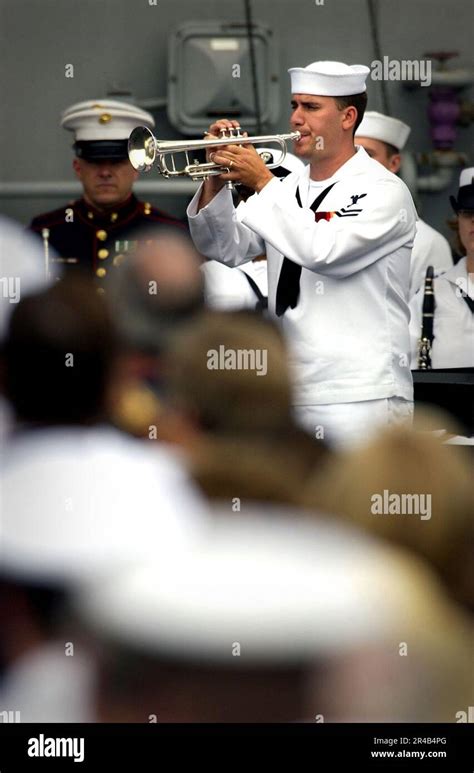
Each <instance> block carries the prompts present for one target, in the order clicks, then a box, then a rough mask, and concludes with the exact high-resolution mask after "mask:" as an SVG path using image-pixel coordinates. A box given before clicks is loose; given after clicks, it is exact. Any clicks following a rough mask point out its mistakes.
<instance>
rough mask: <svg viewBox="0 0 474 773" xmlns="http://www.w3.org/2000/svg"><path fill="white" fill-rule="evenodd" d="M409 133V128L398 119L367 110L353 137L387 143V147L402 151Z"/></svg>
mask: <svg viewBox="0 0 474 773" xmlns="http://www.w3.org/2000/svg"><path fill="white" fill-rule="evenodd" d="M410 132H411V128H410V127H409V126H408V125H407V124H406V123H403V121H400V120H399V119H398V118H391V117H390V116H388V115H383V113H376V112H375V111H373V110H372V111H371V110H369V111H368V112H366V113H364V117H363V119H362V121H361V123H360V126H359V127H358V129H357V131H356V133H355V136H356V137H368V138H370V139H372V140H380V141H381V142H388V144H389V145H393V146H394V147H396V148H397V149H398V150H403V148H404V147H405V143H406V141H407V139H408V137H409V135H410Z"/></svg>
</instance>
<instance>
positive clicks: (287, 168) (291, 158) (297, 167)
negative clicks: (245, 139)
mask: <svg viewBox="0 0 474 773" xmlns="http://www.w3.org/2000/svg"><path fill="white" fill-rule="evenodd" d="M257 151H258V154H259V155H262V154H263V153H265V154H268V155H269V156H270V159H269V160H270V163H271V164H273V163H274V162H275V161H278V159H279V158H280V155H281V151H280V150H279V148H261V147H258V148H257ZM266 163H267V161H266ZM304 168H305V164H303V162H302V161H301V160H300V159H299V158H297V157H296V156H295V155H293V153H287V154H286V155H285V158H284V159H283V161H282V162H281V164H280V165H279V166H277V167H275V169H272V173H273V174H274V175H275V177H286V176H287V175H288V174H290V172H297V173H298V174H300V173H301V172H302V171H303V169H304Z"/></svg>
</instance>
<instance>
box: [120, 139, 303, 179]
mask: <svg viewBox="0 0 474 773" xmlns="http://www.w3.org/2000/svg"><path fill="white" fill-rule="evenodd" d="M220 135H221V136H220V137H212V138H209V139H206V138H205V137H204V138H203V139H202V140H182V141H181V140H179V141H177V142H171V141H168V140H157V139H156V137H155V136H154V135H153V133H152V132H151V131H150V130H149V129H148V128H147V127H146V126H137V127H136V129H134V130H133V131H132V133H131V135H130V137H129V140H128V157H129V159H130V163H131V164H132V166H133V168H134V169H136V170H137V171H139V172H149V171H150V170H151V168H152V166H153V165H154V163H155V161H156V162H157V165H158V168H159V171H160V174H162V175H163V176H164V177H184V176H187V177H190V178H191V179H192V180H207V178H208V177H211V176H213V175H219V174H223V173H225V172H230V169H229V167H227V166H222V165H219V164H214V162H212V161H209V162H206V163H200V162H199V161H198V160H197V159H195V158H193V159H192V160H191V158H190V154H192V153H193V151H195V150H205V149H207V148H219V147H220V146H222V145H268V144H270V143H275V144H276V145H278V148H279V150H280V157H279V158H278V160H277V161H272V162H271V163H268V162H269V161H271V158H272V157H271V155H270V154H269V153H266V152H265V151H262V152H261V153H260V154H259V155H260V156H261V158H262V159H263V161H264V162H265V164H266V165H267V167H268V169H275V167H277V166H280V164H281V163H282V162H283V160H284V158H285V156H286V153H287V148H286V143H287V142H289V141H290V140H298V139H299V138H300V137H301V134H300V132H291V134H265V135H263V136H258V137H244V136H243V134H242V130H241V129H222V130H221V132H220ZM178 153H184V158H185V160H184V163H183V165H182V167H181V168H180V169H178V168H177V166H176V161H175V155H176V154H178ZM257 153H258V148H257ZM230 185H232V183H230Z"/></svg>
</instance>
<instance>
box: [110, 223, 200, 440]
mask: <svg viewBox="0 0 474 773" xmlns="http://www.w3.org/2000/svg"><path fill="white" fill-rule="evenodd" d="M200 262H201V258H200V256H199V254H198V253H197V252H196V250H195V248H194V246H193V244H192V242H191V240H190V239H189V237H187V236H186V235H185V234H184V233H180V232H178V231H177V230H176V229H173V230H171V229H169V230H168V229H166V228H160V230H154V229H150V230H147V231H146V232H144V233H142V234H141V235H140V239H139V241H138V247H137V249H136V251H135V252H134V253H132V254H131V255H130V257H129V260H128V261H127V263H126V264H125V265H124V266H122V270H121V271H120V272H117V273H116V275H115V276H114V279H113V282H112V283H111V285H110V288H109V293H108V300H109V303H110V309H111V313H112V315H113V317H114V321H115V324H116V326H117V329H118V331H119V334H120V339H121V343H122V350H121V357H120V377H119V378H118V379H117V382H116V390H115V394H114V418H115V420H116V421H117V423H118V424H119V425H120V426H121V427H122V428H123V429H125V430H128V431H130V432H132V434H136V435H147V434H148V427H149V425H151V424H154V423H156V420H157V416H158V415H159V414H160V412H161V401H160V399H159V394H160V391H161V382H162V375H161V356H162V354H163V352H164V351H166V349H167V348H168V347H169V346H170V342H171V341H172V338H173V336H174V335H175V334H176V333H177V332H178V331H179V329H180V327H181V326H182V324H183V323H186V322H189V321H191V320H193V319H194V317H195V316H196V315H198V314H199V312H200V311H201V310H202V308H203V306H204V288H203V279H202V275H201V271H200V269H199V266H200Z"/></svg>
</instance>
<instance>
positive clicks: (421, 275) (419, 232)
mask: <svg viewBox="0 0 474 773" xmlns="http://www.w3.org/2000/svg"><path fill="white" fill-rule="evenodd" d="M452 265H453V256H452V254H451V248H450V246H449V242H448V240H447V239H445V238H444V236H442V234H440V233H438V231H435V229H434V228H432V227H431V226H430V225H428V223H425V221H424V220H418V221H417V223H416V236H415V242H414V244H413V250H412V253H411V266H410V299H411V298H413V296H414V295H415V293H416V291H417V290H418V288H420V287H421V286H422V284H423V283H424V281H425V275H426V269H427V268H428V266H433V267H434V269H435V272H436V271H447V270H448V269H450V268H452Z"/></svg>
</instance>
